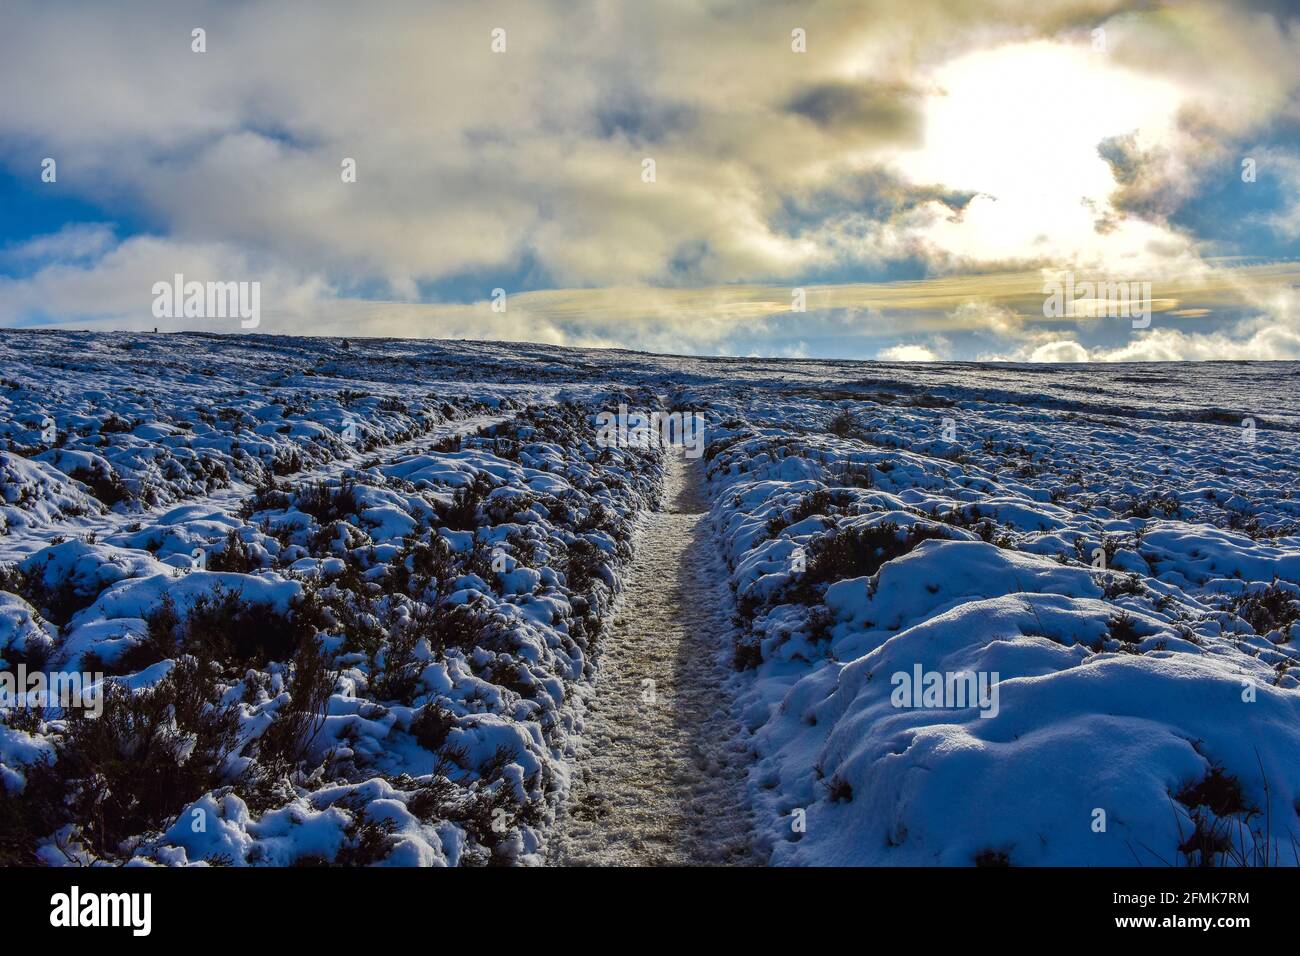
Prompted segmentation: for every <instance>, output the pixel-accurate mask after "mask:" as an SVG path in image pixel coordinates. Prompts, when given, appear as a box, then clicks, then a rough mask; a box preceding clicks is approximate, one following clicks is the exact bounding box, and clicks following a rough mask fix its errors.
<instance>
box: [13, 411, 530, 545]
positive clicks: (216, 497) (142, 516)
mask: <svg viewBox="0 0 1300 956" xmlns="http://www.w3.org/2000/svg"><path fill="white" fill-rule="evenodd" d="M509 418H510V416H508V415H471V416H469V417H466V418H459V419H456V420H454V421H449V422H444V423H443V424H441V425H438V426H437V427H435V428H433V429H431V430H430V431H428V432H426V433H425V434H423V435H420V436H418V437H416V438H411V439H407V440H406V441H402V442H394V443H392V444H389V445H380V446H378V447H376V448H371V449H369V450H368V451H354V452H352V453H351V454H349V455H347V456H345V457H342V458H335V459H333V460H332V461H329V462H326V463H325V464H323V465H319V466H317V467H315V468H307V469H304V470H302V471H296V472H294V473H293V474H291V475H285V476H283V478H282V480H283V481H284V483H286V484H288V485H291V486H293V487H300V486H302V485H305V484H309V483H311V482H316V481H322V480H326V479H332V478H338V477H339V476H340V475H342V474H343V473H344V472H345V471H347V470H348V469H349V468H357V467H359V466H360V465H361V464H362V463H363V462H366V461H370V460H372V459H375V458H378V459H380V460H381V461H383V462H385V463H391V462H394V461H396V460H398V459H400V458H403V457H406V456H409V455H417V454H419V453H420V452H422V451H425V450H426V449H428V448H430V447H432V446H433V445H436V444H437V443H438V442H440V441H442V440H443V439H444V438H447V437H449V436H451V435H469V434H472V433H474V432H476V431H478V430H479V429H480V428H487V427H488V426H489V425H495V424H497V423H498V422H503V421H508V420H509ZM253 490H254V489H253V487H252V485H249V484H247V483H245V482H242V481H235V482H232V483H231V484H230V485H228V486H226V487H225V488H221V489H220V490H218V491H214V492H213V493H212V494H210V495H202V496H199V497H195V498H184V499H182V500H180V501H170V502H168V503H166V504H162V505H158V506H156V507H153V508H146V509H145V510H143V511H134V512H126V513H122V512H117V511H110V512H108V513H106V514H102V515H93V516H88V517H85V518H76V519H72V520H68V521H60V522H52V523H50V524H48V525H42V526H40V527H36V528H24V529H19V530H16V531H14V532H12V533H11V534H7V535H3V536H0V560H3V561H20V560H22V559H23V558H25V557H27V556H28V555H29V554H32V553H33V552H35V551H39V550H41V549H42V548H44V547H46V546H48V545H49V543H50V539H51V538H53V537H55V536H57V535H63V536H64V537H76V536H79V535H84V534H87V533H89V532H94V533H95V534H96V535H97V536H98V537H100V538H105V537H108V536H109V535H113V534H116V533H118V532H120V531H123V530H125V529H126V528H127V527H128V526H130V525H133V524H136V523H138V522H146V523H147V522H149V521H151V520H157V519H158V518H161V517H162V516H163V515H165V514H167V513H168V512H170V511H175V510H177V509H179V508H210V509H211V510H212V511H213V512H218V511H226V512H233V511H236V510H238V508H239V506H240V504H241V503H242V502H243V500H244V499H245V498H246V497H248V496H249V495H250V494H252V492H253Z"/></svg>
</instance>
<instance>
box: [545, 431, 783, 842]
mask: <svg viewBox="0 0 1300 956" xmlns="http://www.w3.org/2000/svg"><path fill="white" fill-rule="evenodd" d="M700 473H701V469H700V467H699V463H698V462H691V463H687V462H685V461H684V460H682V459H681V458H679V457H677V456H675V455H673V456H670V458H669V461H668V469H667V474H666V477H665V491H666V502H667V510H664V511H659V512H653V513H651V514H649V515H648V516H647V519H646V523H645V525H644V527H643V528H642V529H641V531H640V532H639V534H638V539H637V551H636V556H635V557H634V559H633V563H632V567H631V571H630V574H629V577H628V585H627V590H626V591H625V592H624V594H623V596H622V600H621V602H620V604H619V606H618V608H617V611H616V614H615V619H614V623H613V626H612V627H611V629H610V631H609V633H608V634H607V635H606V637H605V638H604V641H603V643H602V656H601V659H600V669H599V673H598V676H597V679H596V686H595V693H594V695H593V697H592V699H591V700H590V702H589V703H588V707H587V712H586V717H585V720H586V726H585V729H584V733H583V743H582V745H581V746H580V748H579V752H578V756H577V760H576V766H575V771H574V781H573V788H572V790H571V792H570V794H569V798H568V801H567V803H566V807H565V808H564V809H563V810H562V811H561V816H560V819H559V821H558V822H557V825H556V828H555V832H554V835H553V837H552V845H551V851H550V862H551V863H552V864H555V865H568V866H584V865H686V864H727V863H732V864H747V863H748V864H752V863H755V862H758V860H757V859H756V858H755V855H754V852H753V850H752V846H751V829H752V828H751V822H750V811H749V804H748V801H747V799H746V794H745V791H744V783H743V780H744V769H745V765H746V762H747V759H748V758H747V756H746V754H745V751H744V745H743V743H742V742H741V740H740V733H739V730H738V728H737V726H736V724H735V721H734V719H733V718H732V716H731V710H730V704H731V695H730V694H729V693H728V692H727V688H726V686H725V682H726V680H727V678H728V676H729V675H730V674H731V673H732V671H731V669H730V666H729V663H728V660H729V657H728V648H729V641H728V635H729V634H730V632H731V625H730V622H729V621H728V619H727V613H726V608H727V607H728V606H729V605H728V596H727V593H726V588H727V585H726V581H727V577H726V573H725V568H724V566H723V565H722V562H721V561H720V559H719V558H718V556H717V552H716V550H715V549H714V547H713V546H712V542H711V541H710V539H709V535H708V534H707V531H706V529H705V525H704V521H703V519H704V517H705V514H704V512H705V508H706V506H705V502H704V498H703V495H702V491H701V488H700V485H701V474H700ZM647 681H652V682H653V684H648V683H646V682H647ZM651 691H653V697H651Z"/></svg>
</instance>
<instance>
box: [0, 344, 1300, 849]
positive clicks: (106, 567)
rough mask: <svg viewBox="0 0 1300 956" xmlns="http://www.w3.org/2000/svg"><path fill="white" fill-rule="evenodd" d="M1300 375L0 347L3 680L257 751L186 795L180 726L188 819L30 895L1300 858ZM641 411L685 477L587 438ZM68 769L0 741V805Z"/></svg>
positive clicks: (492, 349) (333, 350)
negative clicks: (278, 752) (317, 655)
mask: <svg viewBox="0 0 1300 956" xmlns="http://www.w3.org/2000/svg"><path fill="white" fill-rule="evenodd" d="M164 346H165V348H163V347H164ZM144 351H148V352H150V353H151V354H152V353H154V352H158V354H160V355H162V354H164V352H165V360H159V361H157V362H152V363H150V364H144V363H142V362H141V361H140V356H141V353H142V352H144ZM1297 375H1300V369H1298V368H1297V366H1294V365H1292V364H1289V363H1261V364H1256V365H1250V366H1244V365H1241V364H1239V363H1212V364H1206V365H1187V366H1179V367H1178V374H1177V375H1170V374H1169V370H1168V369H1167V368H1165V367H1161V366H1145V365H1129V366H1114V367H1107V368H1104V369H1103V368H1096V369H1093V368H1089V369H1080V368H1075V367H1058V368H1041V367H1039V368H1032V369H1031V368H1027V367H1023V366H1010V365H984V366H980V365H943V364H928V365H925V364H908V365H899V366H891V365H887V364H881V363H870V364H862V363H850V362H817V361H778V360H757V359H756V360H744V361H742V360H713V359H703V358H701V359H695V358H687V357H667V356H650V355H640V354H636V353H627V352H601V351H595V350H582V349H570V350H566V349H561V348H557V347H549V346H532V345H530V346H513V345H507V344H493V343H474V342H438V341H419V342H416V341H402V340H368V341H364V342H357V343H354V344H353V346H352V348H350V349H346V350H345V349H342V348H341V347H340V345H339V343H338V342H337V341H336V340H329V339H300V338H277V337H264V336H251V337H250V336H204V335H168V336H149V335H126V334H120V335H119V334H93V333H78V332H40V333H35V332H4V333H0V439H3V441H0V444H3V445H4V446H5V447H4V450H2V451H0V498H2V499H3V501H0V561H3V569H2V570H3V574H2V578H0V587H2V590H0V659H3V665H2V666H4V667H5V668H6V669H11V668H13V667H16V666H17V665H19V664H24V665H25V666H28V667H34V668H38V669H39V668H42V667H44V668H46V669H49V670H54V669H62V670H80V669H84V668H86V667H88V666H93V668H94V669H96V670H100V669H102V670H103V671H104V672H105V673H106V674H107V678H106V679H107V680H109V681H116V682H118V683H120V685H121V686H122V687H123V688H125V689H126V690H127V691H129V692H130V693H131V694H133V695H135V697H134V698H133V699H135V700H137V701H140V700H148V699H150V698H149V696H148V695H150V694H157V693H164V692H166V690H167V688H168V687H169V686H171V685H172V683H173V682H175V681H178V680H182V679H183V678H184V675H185V674H187V673H189V671H188V670H187V668H190V667H191V666H195V665H194V662H195V661H197V660H199V659H200V658H203V656H204V655H213V654H215V655H216V657H215V658H214V661H213V669H212V673H213V675H214V676H213V678H212V679H213V684H212V686H211V687H210V688H208V689H206V690H202V691H200V690H194V691H192V692H193V693H196V694H198V693H202V694H205V695H207V696H205V697H204V699H203V701H204V702H203V703H202V704H201V705H200V706H199V707H198V710H199V711H201V712H203V713H207V714H208V715H210V716H211V715H216V714H218V713H229V714H231V715H233V728H234V729H233V734H234V741H233V748H232V749H231V750H230V752H229V753H224V754H223V755H222V756H221V759H220V760H215V761H214V765H213V767H212V768H211V772H210V774H209V775H208V776H204V775H202V774H198V773H194V774H190V771H191V770H193V767H194V765H195V764H196V763H197V762H199V761H202V760H203V759H205V758H204V756H203V753H204V752H203V747H202V741H201V740H200V739H199V737H198V736H197V735H196V732H195V731H194V730H193V729H189V730H186V729H184V728H181V727H180V725H179V723H178V722H180V721H182V720H183V719H184V720H188V719H190V718H189V717H187V716H186V713H185V712H186V711H187V710H188V708H186V707H183V706H179V704H180V703H182V702H179V701H178V702H174V703H173V704H172V705H171V706H172V710H170V711H168V713H169V714H171V717H170V718H169V719H170V720H172V724H169V725H168V726H169V727H173V728H174V730H175V735H176V741H175V743H176V746H175V748H174V753H175V755H176V759H177V760H178V761H179V763H178V764H177V766H176V767H175V768H170V771H169V772H171V774H172V776H175V777H176V778H177V780H178V781H181V780H184V781H195V782H193V783H183V784H182V783H178V784H177V786H178V788H180V789H178V792H177V793H176V794H174V799H172V800H171V802H170V803H169V804H168V805H167V807H166V809H165V812H162V813H160V814H159V815H158V816H157V818H156V819H152V820H151V821H150V822H149V824H148V825H147V826H144V827H143V828H139V829H137V830H135V831H133V832H129V833H123V834H118V836H120V837H121V839H120V840H118V841H116V842H114V843H113V844H112V845H103V844H100V843H98V842H97V840H96V835H95V834H94V833H93V832H87V831H83V830H80V829H79V828H78V826H77V823H76V821H74V820H67V821H64V822H62V823H61V824H60V826H59V827H58V828H57V829H55V830H54V831H53V832H51V833H48V834H42V835H40V836H39V838H33V839H32V840H31V844H32V845H31V846H30V847H28V848H27V849H29V850H30V857H31V858H35V859H40V860H43V861H46V862H54V863H67V862H69V861H70V860H76V861H80V862H85V863H90V862H110V863H124V864H129V865H146V864H148V865H211V864H214V863H228V864H231V865H236V866H256V865H287V864H291V863H296V862H353V863H355V862H359V863H369V864H376V865H401V866H406V865H453V866H454V865H466V864H483V863H488V862H495V863H509V864H524V865H529V864H539V863H543V862H546V861H548V860H549V861H552V862H555V861H566V860H568V861H594V862H628V861H632V860H639V861H646V860H650V861H655V860H659V861H662V860H669V861H674V862H720V861H726V860H730V861H735V862H770V863H773V864H778V865H786V864H789V865H972V864H977V863H988V862H1008V863H1011V864H1013V865H1070V866H1083V865H1087V866H1096V865H1135V864H1143V865H1163V864H1166V863H1170V864H1178V863H1189V862H1200V860H1199V858H1198V854H1199V853H1200V852H1201V851H1200V850H1198V849H1196V842H1195V841H1194V840H1190V839H1189V838H1190V837H1191V836H1192V834H1193V833H1199V834H1200V835H1201V836H1202V837H1205V836H1207V834H1208V836H1209V838H1210V841H1209V842H1210V843H1214V842H1215V840H1218V842H1219V849H1218V851H1217V853H1216V856H1217V860H1216V862H1220V863H1229V864H1232V863H1241V862H1252V861H1253V862H1258V858H1259V857H1258V854H1260V853H1264V854H1266V855H1267V856H1268V858H1269V860H1270V862H1277V863H1282V864H1288V863H1294V862H1296V860H1295V858H1294V855H1293V853H1292V849H1291V848H1292V843H1291V834H1300V819H1297V818H1296V817H1297V811H1296V806H1297V803H1300V759H1297V758H1298V757H1300V719H1297V718H1300V714H1298V713H1297V707H1298V706H1300V681H1297V679H1296V677H1295V676H1294V673H1296V672H1295V671H1294V668H1295V665H1296V663H1297V660H1298V658H1300V655H1298V654H1297V651H1296V649H1295V648H1294V646H1293V644H1294V641H1293V639H1292V624H1293V623H1294V621H1295V620H1296V619H1297V618H1300V603H1298V599H1300V470H1298V469H1297V460H1296V451H1295V442H1294V436H1295V434H1296V432H1297V431H1298V430H1300V399H1297V398H1296V397H1294V396H1295V395H1296V391H1295V389H1294V388H1293V387H1292V383H1293V382H1294V379H1295V377H1296V376H1297ZM623 404H625V405H627V406H628V407H629V408H632V407H644V408H648V409H649V408H673V409H677V410H687V411H689V412H692V413H694V412H698V413H700V414H703V415H705V416H706V420H707V428H706V437H707V439H708V444H707V447H706V450H705V455H704V458H703V460H702V461H700V462H698V463H696V464H695V465H692V466H691V468H693V469H696V470H693V471H689V472H687V471H684V470H683V468H684V467H685V466H684V465H683V464H682V463H681V462H674V463H671V464H666V462H665V458H664V456H663V454H662V452H661V450H660V449H656V448H618V447H609V446H608V445H607V444H606V445H602V444H601V443H599V442H597V440H596V430H595V426H594V423H595V421H596V418H597V416H598V415H599V414H600V413H601V412H609V411H610V410H612V409H615V408H618V407H619V406H620V405H623ZM1247 418H1250V419H1253V420H1254V422H1255V424H1256V426H1257V430H1255V431H1251V432H1250V436H1251V438H1252V439H1253V440H1247V438H1246V433H1245V432H1244V431H1243V430H1242V429H1241V428H1240V427H1239V424H1240V422H1241V421H1242V420H1244V419H1247ZM51 421H52V422H53V423H54V425H55V434H54V436H53V437H52V438H51V436H50V434H49V432H48V429H47V426H46V424H44V423H46V422H51ZM349 421H351V422H352V423H353V424H354V425H355V428H356V440H355V441H350V440H348V437H347V435H346V434H345V432H344V425H345V424H346V423H347V422H349ZM665 473H667V474H668V476H669V482H670V484H671V485H672V486H673V488H674V489H675V491H677V490H680V489H681V486H682V483H683V482H688V483H689V484H690V487H691V500H692V502H693V504H692V507H691V508H690V509H688V510H687V511H680V512H679V511H673V510H671V509H670V510H667V511H662V510H660V511H656V510H654V509H656V507H657V506H659V505H660V504H662V503H663V502H662V495H663V491H664V481H665ZM696 495H698V496H700V497H698V498H696V497H695V496H696ZM637 529H640V531H637ZM1099 555H1100V557H1099ZM683 569H685V571H683ZM620 595H622V596H623V602H624V603H623V604H621V605H620V604H619V599H620ZM231 596H233V597H231ZM223 601H225V602H227V604H223V603H222V602H223ZM620 607H623V608H626V609H630V611H631V614H632V617H631V618H630V619H629V618H624V619H622V620H621V621H620V619H619V618H618V613H619V610H618V609H619V608H620ZM195 608H198V612H195V613H197V614H199V616H200V617H202V615H204V614H206V615H218V618H217V619H218V620H219V621H220V620H222V619H220V618H219V615H220V614H227V615H233V617H228V618H226V619H224V621H225V623H224V624H222V625H221V626H220V628H219V629H218V631H217V633H216V634H215V635H214V634H210V633H208V632H206V631H204V630H203V628H202V626H199V625H202V620H200V621H199V625H194V624H193V622H192V621H191V622H190V623H186V622H187V620H189V617H190V615H191V612H192V611H194V609H195ZM169 614H170V615H173V616H174V617H175V618H176V621H178V622H179V623H169V620H170V619H169V617H168V615H169ZM241 615H242V616H241ZM232 622H234V623H232ZM196 627H197V631H195V630H194V628H196ZM186 628H191V630H189V631H187V630H186ZM304 635H308V636H310V639H311V641H314V642H315V646H318V647H319V648H320V652H321V653H322V654H323V656H324V660H325V663H326V665H327V673H326V674H325V676H324V677H323V678H322V681H323V683H324V690H323V692H322V696H321V697H320V699H319V710H318V711H315V710H312V709H311V706H313V705H306V704H303V703H302V702H301V701H300V700H299V699H298V697H296V696H295V693H296V691H297V690H298V682H299V680H300V678H301V679H302V680H303V681H306V678H305V677H302V675H303V673H304V667H306V666H307V664H308V663H309V661H310V658H308V657H306V656H304V655H301V654H299V653H298V652H299V651H301V650H302V648H303V647H304V646H305V645H304V643H303V642H304V641H305V640H306V638H305V637H304ZM648 672H653V673H654V674H655V677H654V679H655V680H656V681H657V682H658V684H657V686H658V687H659V690H660V693H661V694H662V697H663V699H664V700H666V701H668V702H669V703H668V705H667V707H666V708H665V709H663V710H662V711H655V712H653V713H650V712H647V711H646V710H645V709H644V707H643V706H642V704H641V703H640V697H639V695H640V693H641V690H642V685H641V679H642V677H643V676H644V673H648ZM899 675H902V678H900V676H899ZM913 675H918V677H917V678H916V679H917V681H918V683H920V684H922V685H924V683H925V681H926V680H927V679H928V677H927V675H939V677H941V678H943V677H947V678H952V677H954V675H957V676H960V675H971V676H972V677H973V678H978V679H980V680H984V681H985V682H986V683H985V684H984V685H979V684H978V682H977V683H976V685H975V686H987V687H988V688H989V689H990V693H989V696H988V698H987V699H986V700H985V701H983V702H982V703H980V702H976V703H977V705H976V706H969V705H961V704H957V703H953V702H952V701H949V700H947V699H945V698H943V697H942V696H940V697H939V698H935V699H929V698H926V697H925V696H924V695H921V696H919V697H918V698H917V699H916V700H913V701H910V702H909V701H908V700H907V699H906V698H900V696H899V694H898V690H899V688H900V686H901V685H900V680H901V681H903V682H904V683H906V682H909V681H912V680H913ZM931 686H933V687H941V686H943V685H942V684H938V685H931ZM317 690H320V688H317ZM900 700H901V701H902V703H901V704H900ZM965 703H966V704H969V702H965ZM912 704H916V706H913V705H912ZM300 708H301V709H300ZM295 715H298V716H309V717H311V719H310V720H308V721H307V723H306V727H307V729H306V731H305V732H304V734H303V737H302V740H301V746H300V747H298V748H297V749H296V750H293V748H290V749H291V750H293V752H292V754H291V756H290V757H289V758H286V762H285V763H283V764H281V763H277V762H276V760H275V759H273V757H272V754H274V753H275V747H276V746H278V745H277V744H276V738H277V734H282V732H287V730H286V728H291V727H292V726H293V721H294V719H296V718H295ZM273 729H274V732H273ZM74 737H75V734H74V728H73V727H72V726H71V723H70V722H69V721H68V720H67V719H66V716H65V715H62V714H59V713H45V714H39V715H38V714H25V715H24V714H6V715H4V718H3V720H0V800H12V799H18V800H23V799H33V800H35V799H37V795H36V794H33V793H32V792H30V791H29V790H28V789H27V788H29V787H39V786H41V784H40V778H41V775H40V774H33V773H32V772H31V771H32V768H33V766H34V764H35V763H36V762H37V761H41V760H47V759H50V760H53V761H54V763H53V766H54V768H55V772H56V774H57V773H60V772H71V771H68V770H66V766H67V765H64V766H65V769H64V770H60V769H59V768H60V760H62V758H63V757H64V755H65V754H66V753H67V752H68V748H69V747H71V746H72V745H73V740H74ZM169 752H173V751H169ZM182 771H184V772H182ZM683 781H685V783H683ZM130 783H131V781H129V780H122V781H119V782H118V784H116V786H117V789H118V790H128V791H129V787H130ZM90 785H91V782H90V779H89V778H87V779H66V780H64V779H61V780H60V786H61V787H62V789H61V791H60V799H62V798H63V797H65V796H66V797H68V798H69V799H74V798H76V797H77V796H78V794H83V793H85V792H86V791H87V788H88V787H89V786H90ZM1216 788H1217V791H1216ZM1216 794H1217V795H1216ZM606 811H607V812H606ZM2 817H3V814H0V818H2ZM196 821H202V825H201V826H200V825H197V824H196ZM602 821H603V822H602ZM1225 833H1228V834H1231V836H1232V840H1231V845H1230V846H1229V847H1228V848H1227V849H1225V848H1224V847H1223V846H1222V842H1223V841H1222V835H1223V834H1225ZM611 834H623V835H624V836H623V837H620V838H619V839H617V840H615V841H614V842H613V843H611V842H610V838H611ZM620 841H621V842H620ZM638 841H640V842H638ZM1203 842H1204V841H1203ZM3 845H4V841H2V840H0V846H3ZM611 847H613V849H611ZM647 848H649V849H647ZM656 848H658V849H656Z"/></svg>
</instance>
